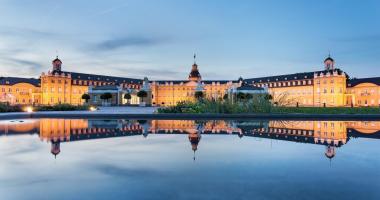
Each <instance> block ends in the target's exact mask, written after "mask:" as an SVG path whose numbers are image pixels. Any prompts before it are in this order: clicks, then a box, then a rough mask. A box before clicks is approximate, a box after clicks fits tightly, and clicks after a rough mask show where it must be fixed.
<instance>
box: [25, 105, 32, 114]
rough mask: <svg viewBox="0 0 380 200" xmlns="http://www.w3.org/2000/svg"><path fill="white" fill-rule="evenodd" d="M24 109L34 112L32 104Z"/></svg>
mask: <svg viewBox="0 0 380 200" xmlns="http://www.w3.org/2000/svg"><path fill="white" fill-rule="evenodd" d="M24 110H25V112H28V113H31V112H33V107H32V106H28V107H26V108H25V109H24Z"/></svg>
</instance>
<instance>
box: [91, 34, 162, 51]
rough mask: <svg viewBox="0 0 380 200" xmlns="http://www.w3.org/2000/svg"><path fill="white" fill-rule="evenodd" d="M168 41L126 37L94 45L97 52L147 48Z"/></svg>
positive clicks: (159, 38) (146, 37)
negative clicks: (125, 48) (131, 47)
mask: <svg viewBox="0 0 380 200" xmlns="http://www.w3.org/2000/svg"><path fill="white" fill-rule="evenodd" d="M168 40H169V39H167V38H164V37H154V36H128V37H122V38H115V39H109V40H105V41H103V42H100V43H99V44H96V45H95V48H96V49H98V50H105V51H108V50H116V49H120V48H124V47H130V46H134V47H147V46H153V45H157V44H161V43H164V42H167V41H168Z"/></svg>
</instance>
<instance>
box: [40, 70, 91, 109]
mask: <svg viewBox="0 0 380 200" xmlns="http://www.w3.org/2000/svg"><path fill="white" fill-rule="evenodd" d="M76 82H78V84H79V80H72V78H71V75H70V73H67V74H65V73H61V74H58V73H55V74H53V73H50V72H49V73H48V74H45V73H42V75H41V88H42V95H41V103H42V104H44V105H46V104H49V105H54V104H59V103H67V104H72V105H80V104H82V103H83V100H82V95H83V94H85V93H87V92H88V86H87V85H82V84H79V85H77V84H73V83H76Z"/></svg>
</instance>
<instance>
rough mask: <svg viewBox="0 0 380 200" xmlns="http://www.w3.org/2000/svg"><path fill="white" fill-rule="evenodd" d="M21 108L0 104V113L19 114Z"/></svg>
mask: <svg viewBox="0 0 380 200" xmlns="http://www.w3.org/2000/svg"><path fill="white" fill-rule="evenodd" d="M21 111H22V107H21V106H19V105H15V106H13V105H9V104H8V103H0V112H21Z"/></svg>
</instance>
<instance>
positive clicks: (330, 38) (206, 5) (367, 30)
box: [0, 0, 380, 80]
mask: <svg viewBox="0 0 380 200" xmlns="http://www.w3.org/2000/svg"><path fill="white" fill-rule="evenodd" d="M194 53H196V55H197V58H196V62H197V64H198V65H199V71H200V73H201V75H202V78H203V79H209V80H212V79H215V80H216V79H227V80H231V79H238V78H239V77H240V76H242V77H243V78H255V77H263V76H270V75H280V74H288V73H297V72H308V71H316V70H322V69H323V60H324V59H325V58H326V57H327V56H328V54H329V53H331V56H332V57H333V58H334V59H335V61H336V66H337V67H339V68H341V69H343V70H344V71H346V72H347V73H348V74H349V75H350V76H351V77H357V78H362V77H374V76H380V71H378V70H376V69H379V66H380V60H379V57H380V1H378V0H361V1H359V0H318V1H309V0H287V1H281V0H236V1H231V0H229V1H227V0H160V1H158V0H107V1H103V0H91V1H90V0H81V1H78V0H65V1H58V0H54V1H53V0H0V76H19V77H38V76H39V75H40V74H41V72H47V71H48V70H49V69H51V61H52V60H53V59H54V58H55V57H56V56H57V55H59V58H60V59H61V60H62V62H63V70H64V71H75V72H82V73H93V74H102V75H113V76H122V77H131V78H143V77H145V76H146V77H148V78H149V79H153V80H154V79H176V80H180V79H187V76H188V73H189V72H190V69H191V65H192V64H193V55H194Z"/></svg>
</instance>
